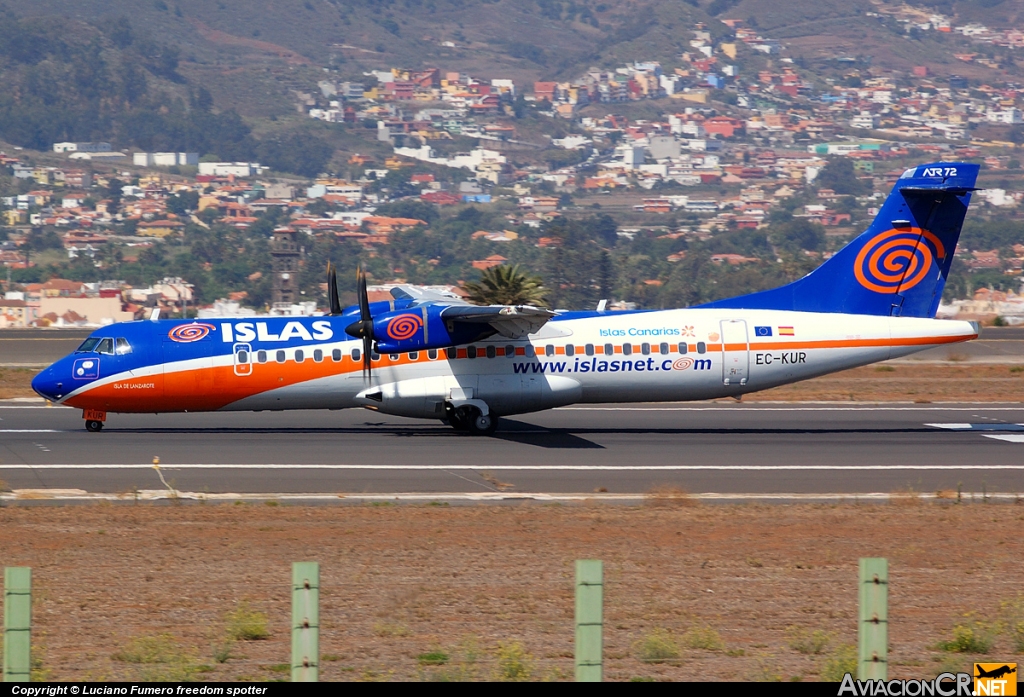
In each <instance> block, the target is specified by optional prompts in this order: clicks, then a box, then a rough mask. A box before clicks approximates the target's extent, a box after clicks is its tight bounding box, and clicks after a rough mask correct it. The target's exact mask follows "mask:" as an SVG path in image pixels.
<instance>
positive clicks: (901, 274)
mask: <svg viewBox="0 0 1024 697" xmlns="http://www.w3.org/2000/svg"><path fill="white" fill-rule="evenodd" d="M979 169H980V167H979V165H973V164H965V163H962V162H935V163H932V164H927V165H920V166H918V167H915V168H913V169H908V170H907V171H906V172H904V173H903V176H901V177H900V178H899V180H898V181H897V182H896V185H895V186H894V187H893V190H892V193H891V194H889V197H888V198H887V199H886V200H885V203H884V204H883V205H882V209H881V210H880V211H879V212H878V215H877V216H876V217H875V219H874V221H873V222H872V223H871V226H870V227H869V228H868V229H867V230H866V231H865V232H864V233H863V234H861V235H860V236H858V237H857V238H856V239H855V240H853V241H852V242H850V243H849V244H848V245H846V246H845V247H843V248H842V249H840V250H839V251H838V252H836V254H835V256H833V257H832V258H831V259H829V260H828V261H826V262H825V263H824V264H822V265H821V266H819V267H818V268H817V269H815V270H814V271H812V272H811V273H809V274H807V275H806V276H804V277H803V278H801V279H800V280H799V281H794V282H793V283H790V284H788V285H785V286H782V287H780V288H775V289H773V290H766V291H763V292H761V293H753V294H752V295H742V296H740V297H737V298H729V299H727V300H716V301H715V302H711V303H707V304H705V305H701V306H700V307H728V308H738V309H750V310H797V311H801V312H842V313H848V314H858V315H893V316H901V317H934V316H935V311H936V310H937V309H938V307H939V301H940V300H941V299H942V289H943V288H944V287H945V285H946V276H947V275H948V274H949V266H950V264H951V263H952V261H953V252H954V251H955V249H956V243H957V240H959V239H960V228H961V227H962V226H963V223H964V216H965V215H966V214H967V206H968V205H969V204H970V202H971V192H972V191H975V187H974V184H975V182H976V181H977V179H978V170H979Z"/></svg>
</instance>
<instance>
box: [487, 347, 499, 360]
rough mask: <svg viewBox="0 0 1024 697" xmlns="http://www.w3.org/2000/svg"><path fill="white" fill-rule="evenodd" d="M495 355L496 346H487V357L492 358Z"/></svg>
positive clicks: (496, 353)
mask: <svg viewBox="0 0 1024 697" xmlns="http://www.w3.org/2000/svg"><path fill="white" fill-rule="evenodd" d="M497 355H498V349H497V348H496V347H494V346H488V347H487V357H488V358H494V357H495V356H497Z"/></svg>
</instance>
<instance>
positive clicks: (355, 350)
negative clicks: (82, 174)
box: [352, 348, 363, 361]
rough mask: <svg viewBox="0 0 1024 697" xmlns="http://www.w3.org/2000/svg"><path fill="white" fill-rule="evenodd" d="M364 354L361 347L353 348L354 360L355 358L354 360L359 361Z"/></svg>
mask: <svg viewBox="0 0 1024 697" xmlns="http://www.w3.org/2000/svg"><path fill="white" fill-rule="evenodd" d="M362 355H363V353H362V351H360V350H359V349H357V348H354V349H352V360H354V361H358V360H359V358H360V357H361V356H362Z"/></svg>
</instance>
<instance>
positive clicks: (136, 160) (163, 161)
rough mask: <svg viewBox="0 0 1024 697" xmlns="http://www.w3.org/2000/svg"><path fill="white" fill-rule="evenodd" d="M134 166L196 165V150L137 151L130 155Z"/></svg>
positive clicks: (197, 161)
mask: <svg viewBox="0 0 1024 697" xmlns="http://www.w3.org/2000/svg"><path fill="white" fill-rule="evenodd" d="M132 164H133V165H135V166H136V167H173V166H175V165H192V166H195V165H198V164H199V153H197V152H137V153H134V154H133V155H132Z"/></svg>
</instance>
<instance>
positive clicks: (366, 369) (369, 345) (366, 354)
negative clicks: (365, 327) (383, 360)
mask: <svg viewBox="0 0 1024 697" xmlns="http://www.w3.org/2000/svg"><path fill="white" fill-rule="evenodd" d="M371 351H373V337H371V336H370V335H369V334H364V335H363V380H369V379H370V378H371V377H373V375H372V372H371V371H372V366H371V364H370V352H371Z"/></svg>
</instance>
